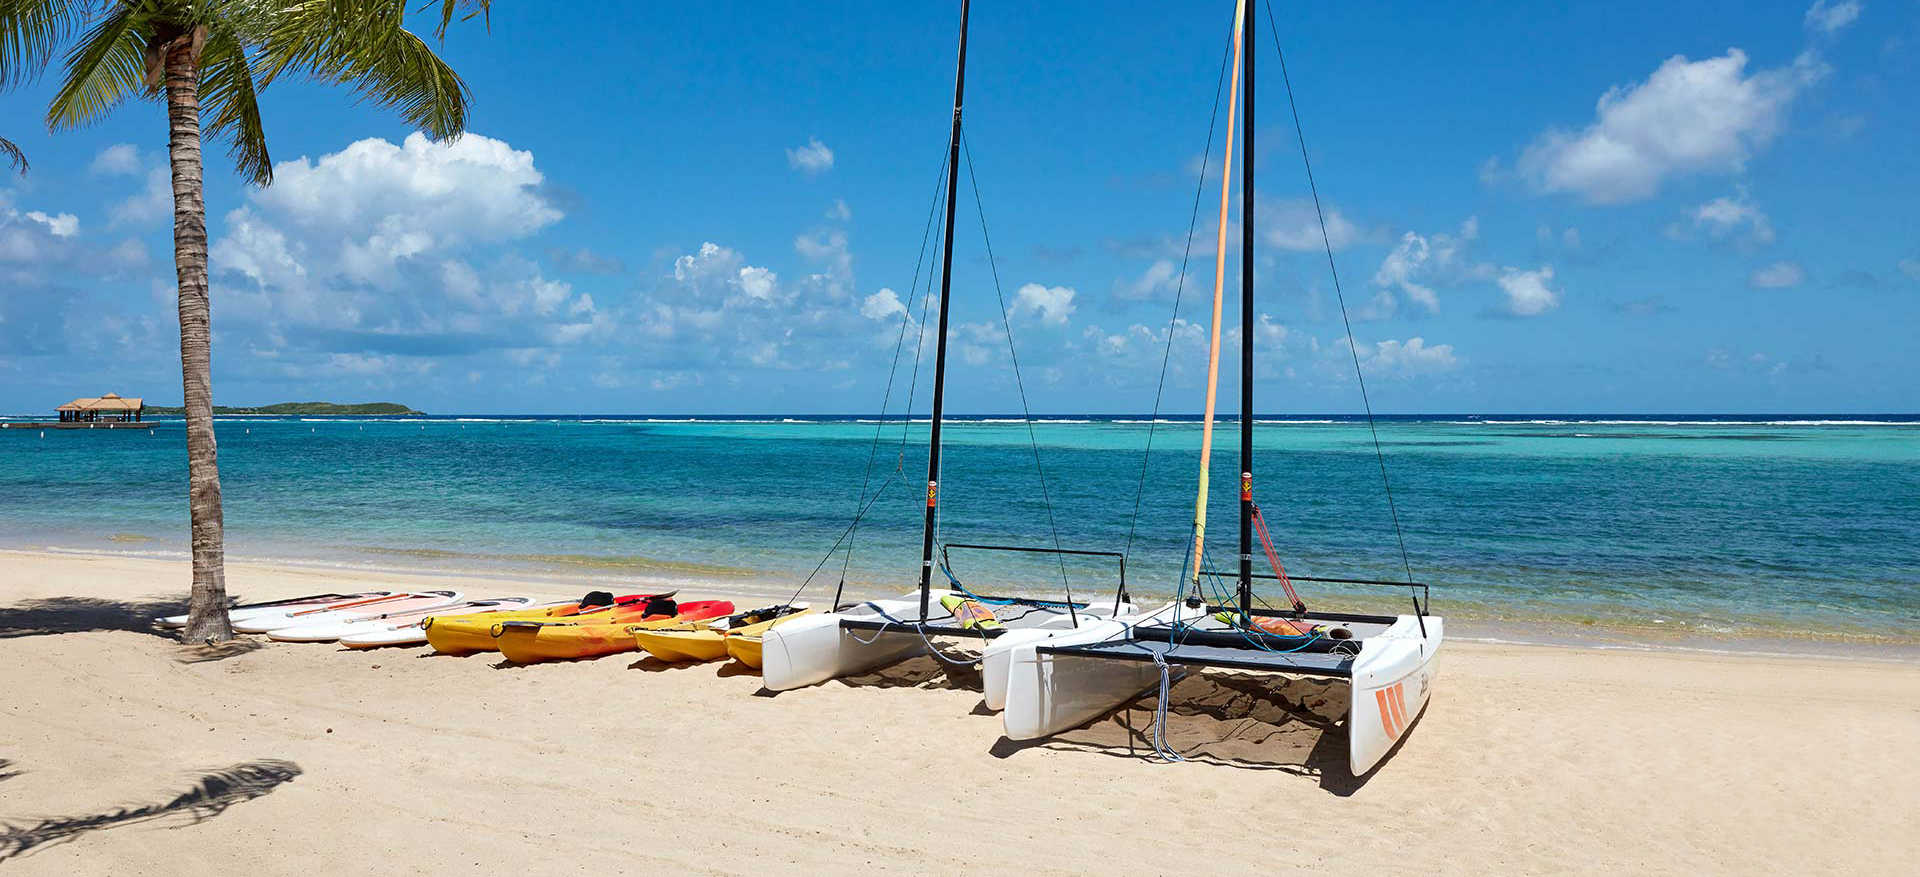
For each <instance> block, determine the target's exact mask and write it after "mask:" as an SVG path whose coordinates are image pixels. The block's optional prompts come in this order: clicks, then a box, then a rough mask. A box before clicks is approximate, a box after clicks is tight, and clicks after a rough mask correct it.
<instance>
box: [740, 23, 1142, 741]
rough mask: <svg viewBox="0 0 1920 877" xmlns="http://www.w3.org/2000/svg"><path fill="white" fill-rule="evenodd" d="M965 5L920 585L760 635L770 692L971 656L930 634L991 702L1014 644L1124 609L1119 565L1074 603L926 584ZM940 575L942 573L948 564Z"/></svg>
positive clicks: (933, 527) (1127, 606)
mask: <svg viewBox="0 0 1920 877" xmlns="http://www.w3.org/2000/svg"><path fill="white" fill-rule="evenodd" d="M968 12H969V3H968V0H961V3H960V46H959V61H958V64H957V65H956V72H955V74H954V81H953V127H952V129H951V131H950V133H949V136H948V140H947V162H946V223H945V226H944V245H943V248H942V250H941V267H940V304H939V314H940V316H939V326H938V329H937V332H936V335H935V338H936V341H935V344H936V347H935V353H934V372H933V412H932V426H931V429H930V433H929V436H928V453H927V491H926V515H925V520H924V522H923V525H922V530H921V552H920V587H919V589H918V591H917V592H915V593H909V594H904V595H902V596H900V597H898V598H893V599H880V600H870V601H867V602H864V603H859V604H856V605H853V606H848V607H844V608H839V609H838V610H837V611H833V612H824V613H818V614H813V615H806V616H802V617H798V618H794V619H792V620H791V621H786V622H784V623H782V624H780V625H778V626H776V627H773V628H771V629H769V630H767V632H766V634H765V636H764V637H763V639H762V642H761V652H762V654H761V660H762V665H761V672H762V680H763V682H764V684H765V685H766V687H767V688H768V689H770V690H773V691H785V690H788V689H793V688H800V687H803V686H807V685H814V684H817V683H820V682H825V681H827V680H828V679H833V678H836V677H840V676H846V675H850V674H855V673H861V672H864V671H867V670H871V669H874V668H877V667H881V666H885V665H887V664H892V663H896V662H899V661H902V660H905V659H907V658H909V657H913V656H916V655H921V654H928V653H932V654H935V655H936V656H939V657H941V658H942V659H943V660H948V661H950V662H956V663H966V664H972V663H975V661H976V659H975V658H973V657H966V658H960V659H955V658H952V657H950V656H949V655H948V654H946V652H945V651H944V650H943V649H942V648H941V647H939V646H936V640H941V641H945V642H947V643H956V641H968V640H970V641H973V642H975V643H981V644H982V650H981V652H980V653H979V656H978V658H977V661H978V662H979V663H980V664H981V665H982V679H983V686H984V687H985V689H986V700H987V703H988V705H989V706H993V707H997V706H998V705H999V704H1000V703H1001V702H1002V701H1003V700H1004V692H1005V679H1006V673H1005V668H1006V666H1007V658H1008V656H1009V655H1010V654H1011V652H1012V650H1013V649H1014V648H1015V647H1016V646H1017V645H1018V644H1021V643H1032V642H1039V641H1043V640H1045V639H1046V638H1047V637H1049V636H1052V635H1055V634H1057V633H1060V632H1063V631H1073V630H1077V629H1079V628H1080V627H1081V626H1083V625H1086V624H1092V623H1097V622H1100V621H1105V620H1108V619H1112V618H1115V617H1118V616H1123V615H1130V614H1132V613H1133V612H1134V606H1133V604H1132V602H1131V601H1130V600H1129V599H1128V597H1127V594H1126V585H1125V573H1124V571H1123V572H1122V575H1121V587H1120V588H1119V589H1118V590H1117V591H1116V592H1115V596H1114V599H1113V600H1111V601H1106V600H1100V601H1077V600H1075V599H1074V598H1073V595H1072V594H1070V593H1069V594H1065V595H1063V596H1062V597H1061V598H1060V599H1036V598H1029V597H994V596H984V595H980V594H976V593H974V592H972V591H971V590H969V589H967V588H965V587H964V586H962V585H960V584H959V582H958V580H957V579H952V583H953V587H950V588H936V587H934V586H933V572H934V568H935V558H934V549H935V545H936V543H937V542H938V541H939V537H938V524H939V518H938V516H939V500H940V490H939V488H940V450H941V447H940V431H941V421H942V417H943V415H944V404H945V387H946V366H947V306H948V300H949V293H950V292H951V288H952V280H953V277H952V275H953V217H954V207H955V202H956V192H957V189H958V181H959V170H960V150H961V107H962V104H963V102H964V101H963V98H964V96H965V94H966V80H967V20H968ZM1023 404H1024V401H1023ZM1036 463H1037V459H1036ZM1042 477H1043V478H1044V475H1043V476H1042ZM954 548H965V549H978V550H987V551H1018V552H1029V553H1044V554H1054V555H1085V556H1112V557H1119V556H1120V555H1119V554H1117V553H1114V552H1094V551H1075V550H1067V549H1062V548H1060V547H1059V546H1058V545H1055V546H1054V547H1052V548H1032V547H1022V546H1003V545H959V544H947V545H944V546H942V547H941V553H942V562H941V563H940V567H941V569H942V570H943V571H944V570H949V569H950V564H948V563H946V562H945V559H946V551H947V550H948V549H954ZM1123 570H1124V567H1123ZM948 575H949V578H950V579H951V573H950V572H949V573H948ZM803 587H804V586H803Z"/></svg>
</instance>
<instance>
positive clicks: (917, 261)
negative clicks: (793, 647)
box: [789, 153, 947, 609]
mask: <svg viewBox="0 0 1920 877" xmlns="http://www.w3.org/2000/svg"><path fill="white" fill-rule="evenodd" d="M946 173H947V159H946V156H945V153H942V154H941V159H940V173H939V175H938V176H937V177H936V178H935V182H936V183H938V182H939V179H940V178H941V177H945V176H946ZM940 200H941V199H940V195H939V188H938V187H937V186H936V188H935V189H934V196H933V198H931V199H930V200H929V203H928V205H927V222H926V225H925V226H924V227H923V228H922V229H921V231H920V254H919V255H917V256H915V257H914V259H913V282H912V283H911V284H909V285H908V286H907V302H906V305H905V306H904V307H902V308H901V310H900V333H899V335H898V336H896V337H895V338H894V341H893V364H892V365H890V366H888V367H887V389H886V392H885V393H884V394H883V395H882V396H881V397H880V416H879V418H878V420H879V422H878V423H875V424H874V425H873V442H872V443H871V444H870V445H868V447H867V465H866V468H865V470H864V471H863V473H862V475H861V479H860V501H859V502H858V503H856V504H855V508H856V509H858V508H861V507H863V506H864V505H865V504H866V501H867V487H868V485H870V484H872V483H873V461H874V458H875V457H876V456H877V455H878V454H879V451H880V435H881V433H883V432H884V431H885V430H886V428H887V406H888V405H889V404H890V403H891V402H892V401H893V382H894V379H895V378H896V377H897V376H898V375H899V373H900V351H901V350H902V348H903V347H904V346H905V344H906V341H907V326H908V324H910V323H912V322H913V299H914V296H916V295H918V294H919V292H920V273H921V270H922V268H923V267H925V266H926V264H927V262H926V258H927V241H928V239H929V238H930V237H931V235H932V234H933V223H934V217H935V216H936V215H938V211H939V207H940ZM928 287H929V290H931V287H932V282H931V277H929V282H928ZM914 360H915V363H914V364H915V366H916V368H915V371H914V379H915V380H916V381H917V380H919V370H918V365H919V349H918V346H917V345H916V347H915V351H914ZM906 414H907V420H908V421H909V423H908V425H910V424H911V420H912V417H913V402H912V397H911V396H909V397H908V401H907V412H906ZM907 428H908V426H907V425H903V426H902V427H901V433H902V435H903V436H904V435H905V433H906V430H907ZM903 454H904V452H903ZM898 468H899V467H898V466H896V467H895V469H896V471H898ZM891 480H892V478H891V477H889V478H888V481H891ZM885 488H886V482H882V483H881V489H883V490H884V489H885ZM859 526H860V516H859V515H858V514H856V515H855V516H854V519H853V527H854V531H852V532H849V533H848V534H847V553H846V557H845V559H843V560H842V561H841V563H840V584H838V585H836V586H835V587H834V589H833V606H834V608H836V609H837V608H839V606H840V597H841V595H842V594H843V593H844V592H845V591H846V587H847V570H848V569H849V568H850V567H852V566H853V540H854V537H855V535H856V534H857V531H858V528H859ZM801 587H802V588H804V587H806V585H805V584H802V585H801ZM789 602H791V601H789Z"/></svg>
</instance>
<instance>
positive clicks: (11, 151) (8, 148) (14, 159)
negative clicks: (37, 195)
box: [0, 137, 27, 174]
mask: <svg viewBox="0 0 1920 877" xmlns="http://www.w3.org/2000/svg"><path fill="white" fill-rule="evenodd" d="M0 155H4V156H6V158H7V164H10V165H13V168H14V170H17V171H19V172H20V173H22V174H25V173H26V172H27V154H26V153H24V152H21V151H20V147H18V146H15V145H14V143H13V141H11V140H8V139H7V138H5V137H0Z"/></svg>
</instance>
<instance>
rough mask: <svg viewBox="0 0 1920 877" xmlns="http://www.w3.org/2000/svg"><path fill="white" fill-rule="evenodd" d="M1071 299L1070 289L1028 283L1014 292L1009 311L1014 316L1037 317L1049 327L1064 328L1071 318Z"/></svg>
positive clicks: (1071, 289)
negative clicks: (1029, 315) (1027, 315)
mask: <svg viewBox="0 0 1920 877" xmlns="http://www.w3.org/2000/svg"><path fill="white" fill-rule="evenodd" d="M1073 298H1074V291H1073V288H1072V287H1067V286H1044V285H1042V284H1038V283H1029V284H1026V285H1025V286H1022V287H1020V288H1019V290H1017V291H1015V292H1014V294H1013V307H1012V308H1011V311H1012V313H1013V314H1014V315H1015V316H1018V315H1020V314H1035V315H1038V316H1039V318H1040V322H1042V323H1044V324H1046V325H1049V326H1064V325H1066V324H1067V318H1068V317H1071V316H1073V309H1074V303H1073Z"/></svg>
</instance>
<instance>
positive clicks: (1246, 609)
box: [1240, 0, 1259, 626]
mask: <svg viewBox="0 0 1920 877" xmlns="http://www.w3.org/2000/svg"><path fill="white" fill-rule="evenodd" d="M1242 2H1243V3H1244V4H1245V7H1244V8H1245V10H1246V12H1245V22H1246V25H1245V29H1246V36H1245V37H1243V38H1242V39H1243V45H1242V47H1241V56H1240V58H1241V64H1240V75H1241V79H1243V80H1244V81H1243V82H1242V83H1241V86H1240V88H1241V92H1240V93H1241V100H1242V101H1243V106H1244V107H1245V109H1244V110H1243V111H1242V114H1241V125H1242V126H1243V127H1242V128H1241V148H1240V624H1241V625H1242V626H1245V625H1246V624H1247V623H1248V621H1249V613H1250V612H1251V611H1252V605H1253V158H1254V152H1253V56H1254V55H1255V54H1256V53H1255V52H1254V50H1253V35H1254V34H1255V33H1256V32H1257V31H1258V30H1259V28H1256V27H1254V26H1253V0H1242Z"/></svg>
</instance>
